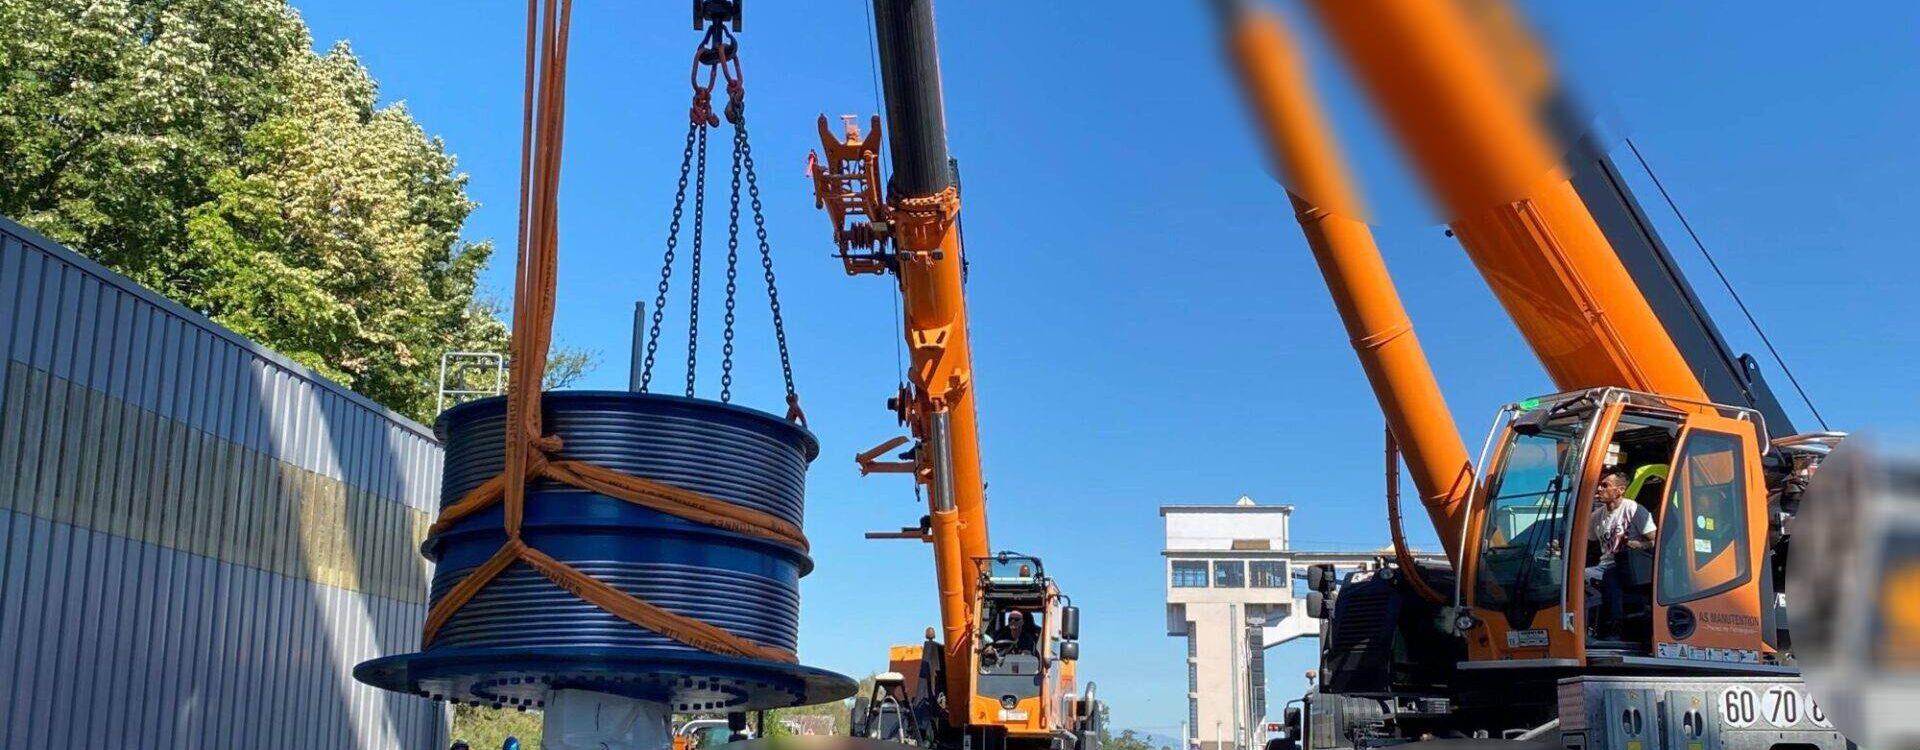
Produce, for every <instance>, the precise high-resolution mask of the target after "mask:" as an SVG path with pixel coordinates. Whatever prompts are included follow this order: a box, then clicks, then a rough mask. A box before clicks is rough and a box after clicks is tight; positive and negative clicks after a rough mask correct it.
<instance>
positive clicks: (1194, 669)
mask: <svg viewBox="0 0 1920 750" xmlns="http://www.w3.org/2000/svg"><path fill="white" fill-rule="evenodd" d="M1187 692H1189V693H1198V692H1200V665H1199V664H1195V663H1193V662H1191V661H1189V662H1187Z"/></svg>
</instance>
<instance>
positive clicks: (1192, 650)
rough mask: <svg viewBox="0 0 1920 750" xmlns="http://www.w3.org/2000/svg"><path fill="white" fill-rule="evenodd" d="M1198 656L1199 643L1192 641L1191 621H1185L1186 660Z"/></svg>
mask: <svg viewBox="0 0 1920 750" xmlns="http://www.w3.org/2000/svg"><path fill="white" fill-rule="evenodd" d="M1199 655H1200V642H1199V641H1196V640H1194V638H1193V621H1192V620H1188V621H1187V658H1189V659H1192V658H1195V657H1198V656H1199Z"/></svg>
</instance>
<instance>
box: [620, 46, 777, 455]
mask: <svg viewBox="0 0 1920 750" xmlns="http://www.w3.org/2000/svg"><path fill="white" fill-rule="evenodd" d="M731 37H732V35H731V34H729V33H726V32H724V31H722V32H720V33H719V34H712V33H710V34H709V35H708V37H707V38H706V39H704V40H702V47H701V51H696V53H695V58H694V59H695V62H694V80H693V86H694V105H693V109H692V111H690V112H689V118H688V119H689V121H690V122H689V125H688V129H687V143H686V148H685V149H683V151H682V152H681V155H680V181H679V184H678V187H677V188H676V190H675V191H674V196H673V220H672V222H670V223H669V225H668V228H667V252H666V257H665V259H664V260H663V262H662V263H661V267H660V284H659V288H658V289H657V293H656V295H655V296H654V301H653V316H652V320H651V321H650V323H649V326H648V330H647V345H646V347H647V348H646V356H645V358H644V359H643V361H642V365H641V374H640V390H641V391H642V392H645V391H647V390H648V388H649V387H650V386H651V385H652V382H653V364H654V358H655V355H656V354H657V352H658V351H659V348H660V327H661V324H662V321H663V320H664V318H665V315H666V304H667V292H668V290H669V289H670V280H671V279H672V276H673V261H674V255H675V252H676V250H677V249H678V247H679V242H680V225H681V218H682V215H683V213H684V211H685V208H686V202H687V187H688V184H689V182H691V183H692V184H693V186H694V202H693V239H692V241H691V248H690V255H691V258H690V261H691V263H692V266H693V270H692V272H691V277H690V278H689V281H688V283H689V300H688V312H687V396H689V397H692V396H693V395H694V385H695V381H696V373H697V370H698V368H699V351H700V350H699V346H700V274H701V252H702V248H703V247H704V245H705V227H706V196H707V144H708V141H707V128H708V127H718V126H719V122H718V120H719V118H718V117H715V116H714V113H713V110H712V109H711V106H712V105H711V92H712V89H713V86H714V82H715V81H714V79H715V78H716V76H715V73H716V72H718V73H720V74H724V75H725V78H726V82H727V86H726V92H727V96H728V101H727V105H726V107H725V109H724V110H723V111H724V114H725V116H726V120H727V121H728V122H730V123H732V124H733V128H734V130H733V175H732V185H731V187H732V190H731V191H730V196H729V201H728V206H727V289H726V319H725V324H724V328H723V330H722V337H723V341H722V345H721V360H720V400H721V401H722V402H730V401H732V400H733V355H734V329H735V327H736V326H735V324H736V323H737V322H738V314H737V307H738V304H737V303H738V296H739V294H738V292H739V277H740V188H741V184H742V182H743V181H744V183H745V185H746V189H747V196H748V198H749V203H750V206H751V209H752V212H753V232H754V237H755V239H756V240H757V241H758V242H759V246H760V270H761V273H762V276H763V277H764V278H765V279H766V282H767V304H768V307H769V309H770V310H771V312H772V315H773V334H774V340H775V342H776V343H777V344H778V345H779V349H780V376H781V379H782V381H783V382H784V383H785V384H786V389H787V407H788V411H787V415H788V417H789V418H790V419H794V420H795V421H798V422H800V423H802V424H804V423H805V419H806V418H805V415H804V414H802V413H801V411H800V406H799V396H798V395H797V393H796V390H795V388H794V383H793V358H792V356H791V355H790V354H789V352H788V349H787V328H786V320H785V318H784V317H782V315H781V312H780V291H779V287H778V285H777V284H776V283H775V280H774V274H773V249H772V246H771V245H770V244H769V243H768V242H767V219H766V213H765V208H764V206H763V205H762V203H761V200H760V180H759V176H758V175H757V174H756V172H755V170H754V166H753V147H752V146H751V145H750V144H749V143H748V140H747V118H746V86H745V80H744V76H742V75H741V73H740V67H739V65H740V63H739V57H738V55H737V54H735V53H734V51H733V49H732V38H731ZM702 51H709V52H708V57H711V58H712V61H711V62H708V61H706V60H704V59H703V58H702V56H701V54H702ZM703 65H706V66H711V67H710V68H709V69H708V70H707V71H706V72H707V80H706V82H705V83H704V85H703V84H702V82H701V81H700V73H701V72H702V66H703ZM696 153H697V159H696ZM696 169H697V170H698V172H697V175H696V174H695V170H696Z"/></svg>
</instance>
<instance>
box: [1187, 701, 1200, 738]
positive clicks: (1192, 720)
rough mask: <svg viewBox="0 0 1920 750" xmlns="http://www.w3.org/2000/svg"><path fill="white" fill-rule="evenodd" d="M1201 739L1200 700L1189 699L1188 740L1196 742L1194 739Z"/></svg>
mask: <svg viewBox="0 0 1920 750" xmlns="http://www.w3.org/2000/svg"><path fill="white" fill-rule="evenodd" d="M1199 737H1200V699H1199V698H1188V699H1187V739H1189V740H1194V739H1199Z"/></svg>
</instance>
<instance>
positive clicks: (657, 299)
mask: <svg viewBox="0 0 1920 750" xmlns="http://www.w3.org/2000/svg"><path fill="white" fill-rule="evenodd" d="M701 125H702V123H700V122H698V121H690V122H688V123H687V146H686V148H685V149H683V150H682V151H681V153H680V184H679V187H678V188H676V189H675V190H674V193H673V221H671V222H668V224H667V255H666V259H665V260H664V261H662V262H661V263H660V286H659V290H658V293H656V294H655V295H654V297H653V319H652V320H651V322H650V323H649V325H648V327H647V356H646V358H645V359H644V360H642V362H641V365H640V392H641V393H646V392H647V389H648V388H649V387H651V386H652V385H653V357H654V354H655V353H657V352H659V350H660V323H661V321H662V320H664V319H665V317H666V312H667V288H668V286H669V283H668V282H669V281H670V280H671V279H672V278H673V252H674V249H675V248H676V247H677V246H678V245H679V244H680V216H681V213H682V212H683V210H684V209H685V207H686V204H687V177H688V173H689V172H691V171H692V170H693V146H694V142H695V139H699V138H702V134H701V133H700V131H701V130H702V127H701ZM701 150H702V151H703V152H704V151H705V149H701ZM702 171H703V172H704V171H705V170H702Z"/></svg>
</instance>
